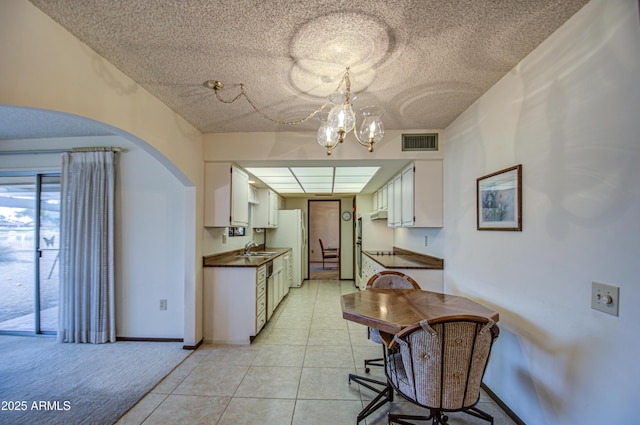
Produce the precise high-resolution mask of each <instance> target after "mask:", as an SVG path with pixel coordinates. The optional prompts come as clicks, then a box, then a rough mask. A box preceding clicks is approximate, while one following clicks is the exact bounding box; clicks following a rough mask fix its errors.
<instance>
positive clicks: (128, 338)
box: [116, 336, 184, 342]
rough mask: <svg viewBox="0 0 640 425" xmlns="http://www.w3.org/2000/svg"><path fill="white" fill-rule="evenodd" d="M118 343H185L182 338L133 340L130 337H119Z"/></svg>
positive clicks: (117, 338)
mask: <svg viewBox="0 0 640 425" xmlns="http://www.w3.org/2000/svg"><path fill="white" fill-rule="evenodd" d="M116 341H139V342H184V339H182V338H132V337H128V336H118V337H116Z"/></svg>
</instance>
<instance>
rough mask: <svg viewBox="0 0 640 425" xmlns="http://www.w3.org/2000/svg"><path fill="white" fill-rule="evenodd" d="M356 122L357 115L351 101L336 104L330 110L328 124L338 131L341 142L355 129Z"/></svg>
mask: <svg viewBox="0 0 640 425" xmlns="http://www.w3.org/2000/svg"><path fill="white" fill-rule="evenodd" d="M354 123H355V116H354V114H353V108H352V107H351V102H348V101H345V103H343V104H342V105H336V106H334V107H333V108H332V109H331V111H329V116H328V117H327V124H328V126H329V127H331V128H332V129H333V130H334V131H335V132H336V133H338V141H339V142H340V143H342V141H343V140H344V136H345V135H346V134H347V133H348V132H350V131H351V130H353V125H354Z"/></svg>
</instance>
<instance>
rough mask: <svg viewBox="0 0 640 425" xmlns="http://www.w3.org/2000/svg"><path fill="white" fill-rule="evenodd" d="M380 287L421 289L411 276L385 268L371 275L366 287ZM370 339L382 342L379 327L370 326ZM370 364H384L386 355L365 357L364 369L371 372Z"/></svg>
mask: <svg viewBox="0 0 640 425" xmlns="http://www.w3.org/2000/svg"><path fill="white" fill-rule="evenodd" d="M370 288H379V289H385V288H387V289H420V285H419V284H418V282H416V281H415V280H413V279H412V278H411V276H409V275H406V274H404V273H401V272H398V271H395V270H383V271H381V272H378V273H376V274H374V275H373V276H371V278H369V280H368V281H367V286H366V289H370ZM369 339H370V340H371V341H372V342H375V343H378V344H382V339H381V338H380V332H378V330H377V329H371V328H369ZM369 366H380V367H383V366H384V357H379V358H376V359H365V361H364V371H365V372H366V373H369V372H371V369H370V368H369Z"/></svg>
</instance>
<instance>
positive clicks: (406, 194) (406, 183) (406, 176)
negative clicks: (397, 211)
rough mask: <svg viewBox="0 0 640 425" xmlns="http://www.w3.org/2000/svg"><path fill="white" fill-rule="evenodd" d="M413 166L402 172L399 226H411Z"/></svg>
mask: <svg viewBox="0 0 640 425" xmlns="http://www.w3.org/2000/svg"><path fill="white" fill-rule="evenodd" d="M413 173H414V168H413V164H411V165H410V166H409V167H407V168H405V169H404V170H402V179H401V187H402V189H401V193H402V195H401V197H402V211H401V225H402V226H403V227H404V226H413V222H414V213H413V176H414V174H413Z"/></svg>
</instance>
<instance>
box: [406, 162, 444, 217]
mask: <svg viewBox="0 0 640 425" xmlns="http://www.w3.org/2000/svg"><path fill="white" fill-rule="evenodd" d="M414 167H415V168H414V177H413V178H414V183H417V184H418V185H419V189H414V198H413V215H414V223H413V226H414V227H442V225H443V221H444V220H443V210H442V209H443V205H442V201H443V197H442V161H415V162H414Z"/></svg>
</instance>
